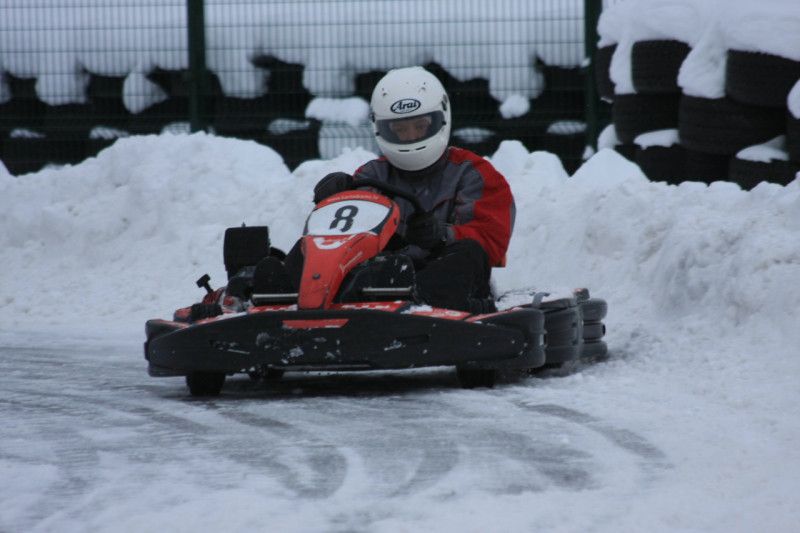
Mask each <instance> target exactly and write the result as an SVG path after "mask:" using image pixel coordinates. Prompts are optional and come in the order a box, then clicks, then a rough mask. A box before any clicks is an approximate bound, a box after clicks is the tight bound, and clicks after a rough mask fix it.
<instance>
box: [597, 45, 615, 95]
mask: <svg viewBox="0 0 800 533" xmlns="http://www.w3.org/2000/svg"><path fill="white" fill-rule="evenodd" d="M616 50H617V45H616V44H612V45H608V46H601V47H600V48H598V49H597V52H596V53H595V56H594V76H595V84H596V86H597V94H598V95H599V96H600V98H602V99H603V100H606V101H608V102H613V101H614V82H613V81H611V72H610V71H611V58H612V57H613V55H614V52H615V51H616Z"/></svg>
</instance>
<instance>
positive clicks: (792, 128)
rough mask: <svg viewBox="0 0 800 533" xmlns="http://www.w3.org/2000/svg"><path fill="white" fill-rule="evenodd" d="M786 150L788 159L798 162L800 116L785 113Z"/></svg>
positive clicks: (799, 159) (799, 152)
mask: <svg viewBox="0 0 800 533" xmlns="http://www.w3.org/2000/svg"><path fill="white" fill-rule="evenodd" d="M786 151H787V152H789V159H790V160H791V161H795V162H798V163H800V118H797V117H795V116H794V115H792V113H791V111H789V112H787V113H786Z"/></svg>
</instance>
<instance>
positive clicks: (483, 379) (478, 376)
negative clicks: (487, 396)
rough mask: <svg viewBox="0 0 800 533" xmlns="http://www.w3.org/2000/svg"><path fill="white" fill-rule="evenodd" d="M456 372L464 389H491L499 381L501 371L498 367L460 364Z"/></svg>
mask: <svg viewBox="0 0 800 533" xmlns="http://www.w3.org/2000/svg"><path fill="white" fill-rule="evenodd" d="M456 373H457V375H458V382H459V383H460V384H461V388H462V389H478V388H486V389H491V388H492V387H494V385H495V383H497V377H498V374H499V371H498V370H497V369H496V368H478V367H470V366H458V367H456Z"/></svg>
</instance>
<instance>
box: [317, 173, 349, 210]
mask: <svg viewBox="0 0 800 533" xmlns="http://www.w3.org/2000/svg"><path fill="white" fill-rule="evenodd" d="M352 184H353V176H351V175H350V174H346V173H344V172H331V173H330V174H328V175H327V176H325V177H324V178H322V179H321V180H319V182H318V183H317V184H316V185H315V186H314V203H315V204H318V203H320V202H321V201H322V200H324V199H325V198H327V197H328V196H333V195H334V194H336V193H337V192H342V191H347V190H350V186H351V185H352Z"/></svg>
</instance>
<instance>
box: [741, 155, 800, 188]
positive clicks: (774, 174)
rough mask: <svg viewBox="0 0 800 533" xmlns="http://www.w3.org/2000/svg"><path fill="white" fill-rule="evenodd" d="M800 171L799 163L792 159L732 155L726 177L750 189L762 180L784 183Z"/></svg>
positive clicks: (792, 178)
mask: <svg viewBox="0 0 800 533" xmlns="http://www.w3.org/2000/svg"><path fill="white" fill-rule="evenodd" d="M798 172H800V163H796V162H794V161H780V160H778V161H769V162H764V161H750V160H747V159H739V158H738V157H734V158H733V159H731V163H730V168H729V171H728V179H729V181H732V182H734V183H737V184H739V186H740V187H741V188H742V189H745V190H750V189H752V188H753V187H755V186H756V185H758V184H759V183H761V182H762V181H768V182H770V183H777V184H779V185H786V184H788V183H790V182H791V181H792V180H794V178H795V176H796V175H797V173H798Z"/></svg>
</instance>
